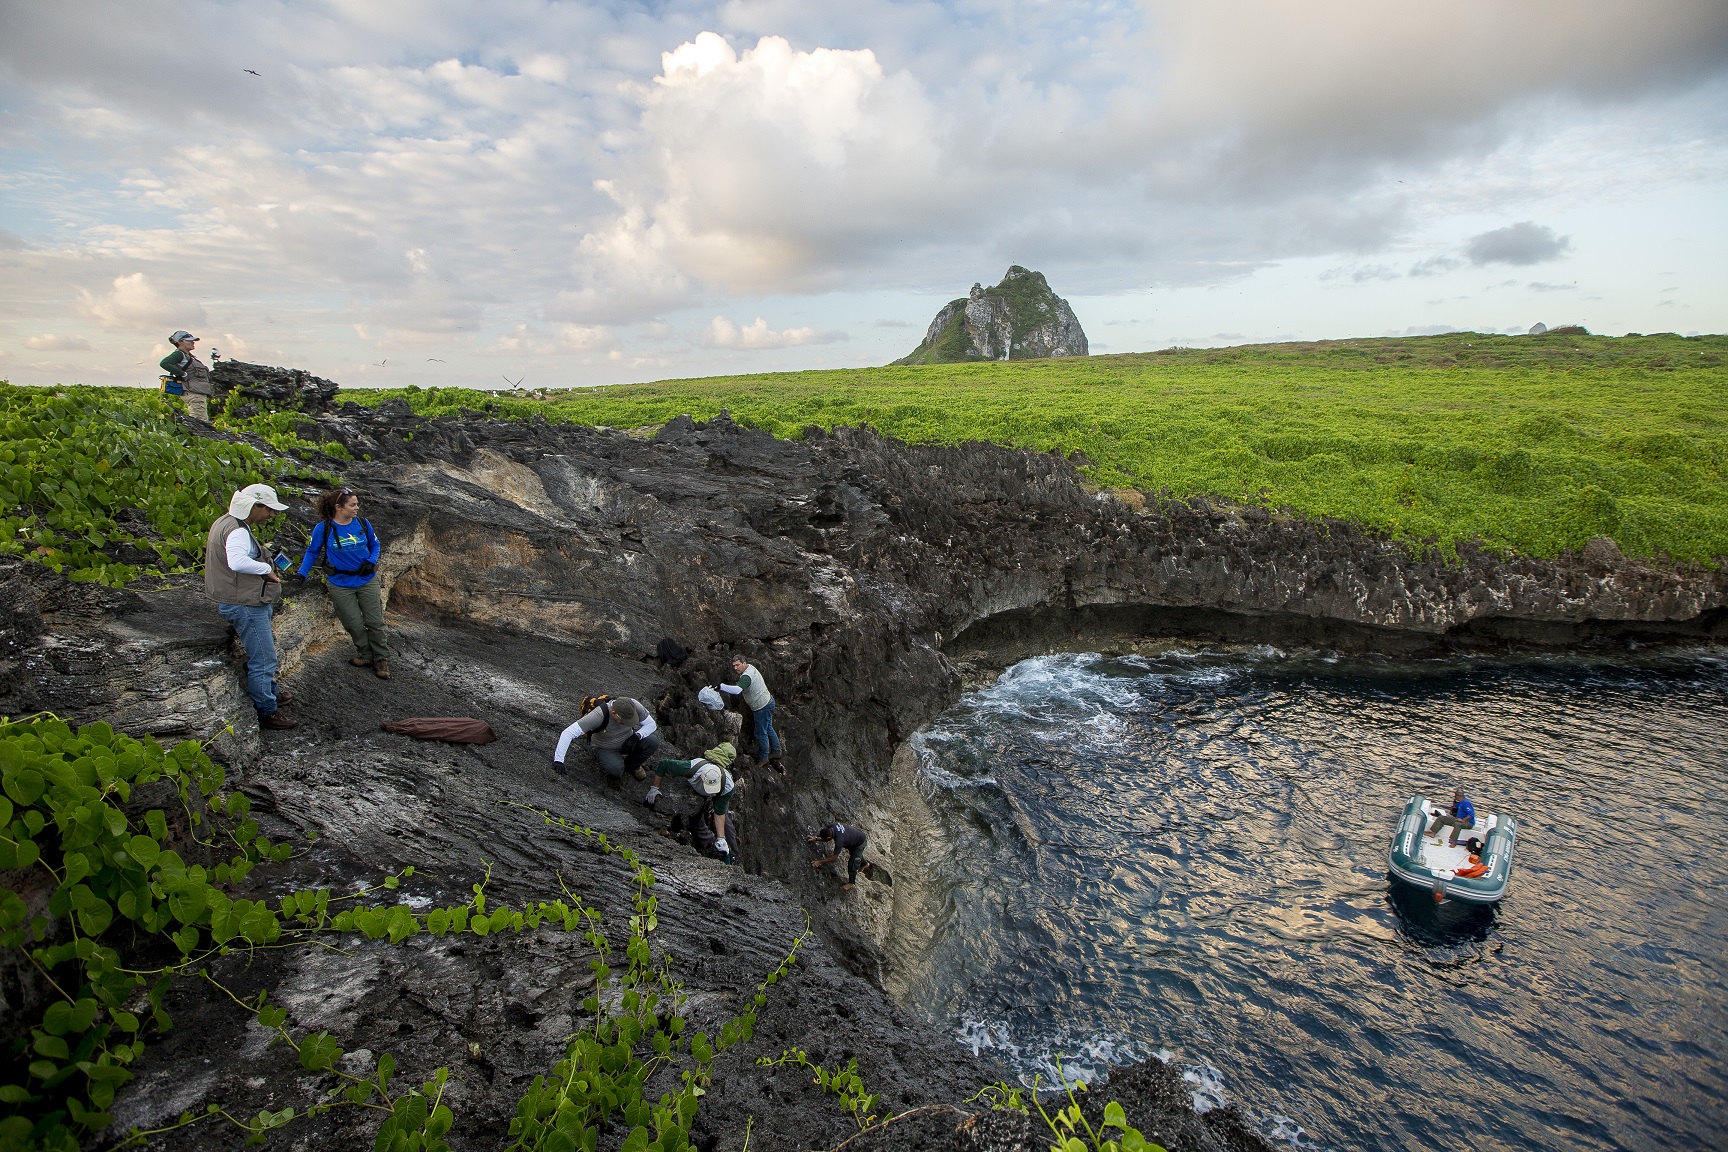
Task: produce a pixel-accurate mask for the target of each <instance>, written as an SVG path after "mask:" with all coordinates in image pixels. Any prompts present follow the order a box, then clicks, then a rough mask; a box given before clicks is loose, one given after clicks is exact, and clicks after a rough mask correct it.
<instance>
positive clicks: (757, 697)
mask: <svg viewBox="0 0 1728 1152" xmlns="http://www.w3.org/2000/svg"><path fill="white" fill-rule="evenodd" d="M743 675H744V676H748V677H750V686H749V687H747V688H745V689H744V703H746V704H748V705H749V706H750V711H752V712H760V711H761V710H762V709H764V708H766V707H768V705H769V704H771V703H773V702H774V696H773V694H772V693H770V692H769V691H768V685H767V684H766V683H764V682H763V680H762V673H760V672H758V671H756V665H754V664H746V665H744V672H743Z"/></svg>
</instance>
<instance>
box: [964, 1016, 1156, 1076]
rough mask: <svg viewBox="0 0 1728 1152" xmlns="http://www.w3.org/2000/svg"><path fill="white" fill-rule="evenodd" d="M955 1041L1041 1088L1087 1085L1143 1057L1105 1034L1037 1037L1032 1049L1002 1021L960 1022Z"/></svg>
mask: <svg viewBox="0 0 1728 1152" xmlns="http://www.w3.org/2000/svg"><path fill="white" fill-rule="evenodd" d="M955 1035H956V1039H958V1040H959V1041H960V1043H961V1044H963V1045H965V1046H966V1047H967V1048H970V1049H971V1050H972V1055H974V1056H977V1055H980V1054H982V1053H984V1052H990V1053H992V1054H993V1055H995V1056H996V1057H997V1058H998V1059H1000V1060H1002V1061H1003V1062H1004V1063H1006V1064H1008V1065H1009V1066H1010V1067H1013V1068H1015V1069H1017V1070H1018V1071H1019V1074H1020V1082H1021V1083H1022V1084H1023V1085H1025V1086H1027V1087H1031V1086H1032V1084H1033V1083H1034V1082H1036V1083H1038V1084H1039V1085H1040V1086H1041V1087H1043V1088H1057V1087H1061V1086H1063V1085H1065V1084H1066V1085H1079V1084H1090V1083H1092V1081H1094V1080H1097V1079H1100V1078H1101V1077H1103V1076H1105V1075H1108V1074H1109V1071H1110V1069H1111V1068H1113V1067H1116V1066H1118V1065H1122V1064H1132V1063H1134V1062H1135V1061H1137V1060H1140V1059H1142V1058H1143V1050H1142V1049H1141V1048H1140V1047H1139V1046H1138V1045H1136V1044H1135V1043H1134V1042H1133V1041H1132V1040H1129V1039H1127V1038H1126V1037H1123V1036H1118V1035H1113V1034H1105V1035H1100V1036H1092V1037H1088V1038H1085V1039H1081V1040H1073V1039H1071V1038H1069V1037H1067V1036H1066V1035H1061V1034H1059V1035H1057V1036H1055V1037H1050V1038H1042V1037H1041V1038H1040V1039H1039V1041H1038V1043H1037V1044H1036V1046H1035V1047H1028V1046H1027V1045H1024V1044H1021V1043H1018V1042H1016V1041H1015V1039H1014V1036H1013V1032H1012V1031H1011V1030H1010V1028H1009V1026H1008V1023H1007V1022H1006V1021H1004V1020H980V1019H972V1018H968V1019H965V1020H962V1021H961V1022H960V1026H959V1028H958V1030H957V1031H956V1034H955Z"/></svg>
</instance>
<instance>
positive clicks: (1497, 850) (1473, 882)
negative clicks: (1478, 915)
mask: <svg viewBox="0 0 1728 1152" xmlns="http://www.w3.org/2000/svg"><path fill="white" fill-rule="evenodd" d="M1448 810H1449V809H1448V808H1447V806H1446V805H1444V804H1436V803H1434V802H1433V801H1431V800H1429V799H1427V798H1426V797H1423V796H1412V797H1410V800H1409V802H1408V803H1407V804H1405V805H1404V815H1403V816H1401V817H1400V818H1399V820H1398V828H1397V830H1396V831H1394V832H1393V833H1392V844H1391V846H1390V847H1389V848H1387V849H1386V867H1387V868H1388V869H1389V870H1390V871H1391V873H1392V877H1393V879H1395V880H1401V881H1403V882H1404V883H1406V884H1409V885H1412V886H1414V887H1417V888H1422V889H1425V890H1427V891H1430V892H1432V893H1434V896H1435V899H1439V898H1441V897H1442V896H1450V897H1452V898H1453V899H1455V900H1464V901H1468V902H1469V903H1471V904H1492V903H1494V902H1495V901H1497V900H1499V899H1500V898H1501V897H1502V896H1504V895H1506V881H1507V879H1508V878H1509V877H1510V876H1511V875H1512V847H1513V844H1514V843H1515V842H1516V840H1517V837H1518V826H1517V823H1516V822H1515V821H1514V820H1513V819H1512V818H1511V817H1510V816H1504V815H1497V814H1494V813H1486V814H1485V813H1483V812H1482V811H1481V810H1480V809H1478V810H1477V813H1476V826H1475V827H1474V828H1472V829H1471V830H1470V831H1468V832H1459V833H1458V847H1456V848H1450V847H1448V846H1447V843H1446V842H1447V840H1448V839H1449V838H1450V837H1451V836H1452V830H1451V829H1450V828H1442V829H1441V830H1440V834H1439V835H1438V836H1426V835H1423V833H1424V832H1425V831H1426V830H1427V828H1428V825H1429V824H1430V823H1431V822H1432V821H1433V819H1434V817H1435V816H1437V815H1440V814H1442V813H1445V812H1447V811H1448ZM1472 838H1474V839H1477V840H1480V841H1481V842H1482V852H1481V862H1482V863H1483V864H1486V865H1487V866H1488V871H1486V872H1484V873H1483V874H1482V875H1480V876H1460V875H1458V870H1459V869H1460V868H1465V867H1467V866H1469V863H1470V849H1468V848H1466V847H1465V841H1467V840H1470V839H1472Z"/></svg>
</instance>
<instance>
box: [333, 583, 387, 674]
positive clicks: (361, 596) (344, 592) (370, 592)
mask: <svg viewBox="0 0 1728 1152" xmlns="http://www.w3.org/2000/svg"><path fill="white" fill-rule="evenodd" d="M325 587H327V588H328V589H329V590H330V604H331V606H332V607H334V608H335V609H336V619H338V620H340V621H342V627H344V628H346V629H347V630H348V635H349V636H350V637H352V638H353V640H354V649H355V651H357V652H359V653H360V655H361V656H363V657H365V658H366V659H368V660H374V661H376V660H388V659H390V639H389V637H388V636H387V635H386V634H385V632H384V599H383V597H381V596H380V595H379V594H378V581H377V580H376V579H373V580H368V581H366V583H364V584H362V585H360V587H358V588H338V587H336V585H334V584H327V585H325Z"/></svg>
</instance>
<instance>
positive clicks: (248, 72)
mask: <svg viewBox="0 0 1728 1152" xmlns="http://www.w3.org/2000/svg"><path fill="white" fill-rule="evenodd" d="M240 71H242V72H244V73H246V74H247V75H248V76H258V73H256V72H254V71H252V69H250V68H242V69H240ZM258 79H260V80H262V79H264V77H262V76H258Z"/></svg>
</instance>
